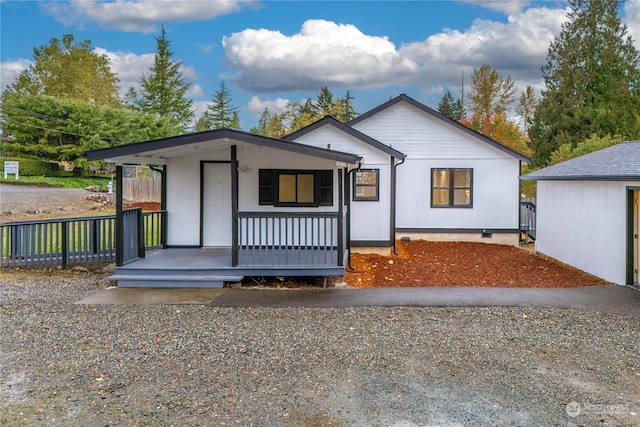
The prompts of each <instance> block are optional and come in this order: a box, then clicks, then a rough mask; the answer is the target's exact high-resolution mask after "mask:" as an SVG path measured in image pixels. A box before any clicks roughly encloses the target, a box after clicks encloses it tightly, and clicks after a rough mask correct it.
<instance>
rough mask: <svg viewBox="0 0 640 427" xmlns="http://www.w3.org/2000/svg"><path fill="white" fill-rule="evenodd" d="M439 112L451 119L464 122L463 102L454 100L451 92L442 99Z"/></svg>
mask: <svg viewBox="0 0 640 427" xmlns="http://www.w3.org/2000/svg"><path fill="white" fill-rule="evenodd" d="M438 111H439V112H440V113H442V114H444V115H445V116H447V117H449V118H450V119H453V120H455V121H457V122H459V121H460V120H462V114H463V108H462V100H461V99H460V98H458V99H455V100H454V99H453V95H452V94H451V92H450V91H447V92H446V93H445V94H444V95H442V98H441V99H440V103H439V104H438Z"/></svg>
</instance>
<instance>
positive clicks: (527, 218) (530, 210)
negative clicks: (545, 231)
mask: <svg viewBox="0 0 640 427" xmlns="http://www.w3.org/2000/svg"><path fill="white" fill-rule="evenodd" d="M520 231H521V232H523V233H525V235H527V236H529V237H530V238H531V239H533V240H535V239H536V205H535V204H534V203H533V202H528V201H523V202H520Z"/></svg>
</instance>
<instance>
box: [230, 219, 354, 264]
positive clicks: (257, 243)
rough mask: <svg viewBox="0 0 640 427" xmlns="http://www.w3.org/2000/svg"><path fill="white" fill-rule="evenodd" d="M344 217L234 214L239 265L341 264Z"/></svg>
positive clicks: (343, 245)
mask: <svg viewBox="0 0 640 427" xmlns="http://www.w3.org/2000/svg"><path fill="white" fill-rule="evenodd" d="M344 222H345V221H344V215H343V217H342V218H340V215H339V213H338V212H317V213H301V212H296V213H293V212H292V213H289V212H286V213H285V212H238V227H237V232H238V264H239V265H343V258H344V248H345V241H344V236H345V234H344V232H343V224H344Z"/></svg>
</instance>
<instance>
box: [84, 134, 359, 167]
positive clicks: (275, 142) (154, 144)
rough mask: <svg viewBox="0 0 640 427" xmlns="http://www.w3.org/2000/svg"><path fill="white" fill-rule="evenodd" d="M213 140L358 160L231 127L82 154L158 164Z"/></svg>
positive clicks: (348, 154) (355, 157) (332, 151)
mask: <svg viewBox="0 0 640 427" xmlns="http://www.w3.org/2000/svg"><path fill="white" fill-rule="evenodd" d="M216 142H217V143H223V144H233V143H234V142H242V143H246V144H253V145H258V146H265V147H271V148H276V149H278V150H285V151H290V152H293V153H299V154H305V155H307V156H314V157H319V158H323V159H329V160H335V161H338V162H344V163H348V164H356V163H357V162H359V161H360V160H361V157H360V156H358V155H355V154H350V153H344V152H341V151H335V150H327V149H324V148H319V147H312V146H309V145H303V144H298V143H296V142H291V141H285V140H282V139H275V138H269V137H266V136H260V135H254V134H251V133H247V132H243V131H239V130H235V129H214V130H208V131H204V132H197V133H190V134H185V135H178V136H172V137H168V138H161V139H154V140H150V141H142V142H136V143H132V144H125V145H119V146H116V147H110V148H102V149H97V150H90V151H87V152H85V153H84V154H85V157H86V158H87V160H105V159H108V160H117V159H118V158H123V159H126V160H127V162H132V161H133V162H134V163H137V162H135V160H136V158H139V159H140V160H141V163H150V164H154V163H155V162H157V164H161V163H162V162H163V161H166V159H167V158H170V157H174V156H177V155H184V154H186V153H189V152H196V150H198V149H200V150H201V149H202V148H203V146H206V145H207V144H209V145H211V144H214V143H216ZM142 160H144V161H142Z"/></svg>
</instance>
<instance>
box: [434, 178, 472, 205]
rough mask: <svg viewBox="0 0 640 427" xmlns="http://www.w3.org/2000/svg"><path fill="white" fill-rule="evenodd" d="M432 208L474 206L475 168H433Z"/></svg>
mask: <svg viewBox="0 0 640 427" xmlns="http://www.w3.org/2000/svg"><path fill="white" fill-rule="evenodd" d="M431 207H432V208H472V207H473V169H456V168H433V169H431Z"/></svg>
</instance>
